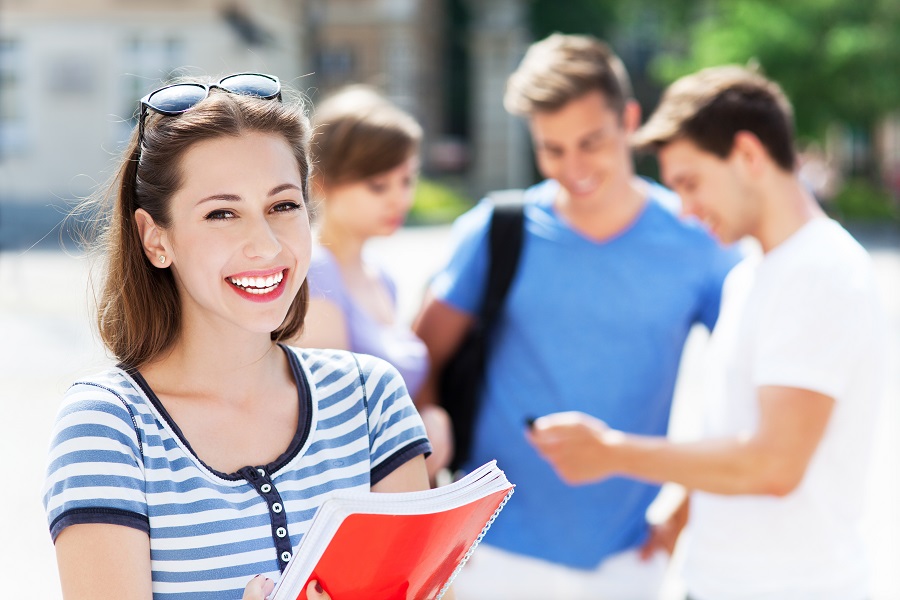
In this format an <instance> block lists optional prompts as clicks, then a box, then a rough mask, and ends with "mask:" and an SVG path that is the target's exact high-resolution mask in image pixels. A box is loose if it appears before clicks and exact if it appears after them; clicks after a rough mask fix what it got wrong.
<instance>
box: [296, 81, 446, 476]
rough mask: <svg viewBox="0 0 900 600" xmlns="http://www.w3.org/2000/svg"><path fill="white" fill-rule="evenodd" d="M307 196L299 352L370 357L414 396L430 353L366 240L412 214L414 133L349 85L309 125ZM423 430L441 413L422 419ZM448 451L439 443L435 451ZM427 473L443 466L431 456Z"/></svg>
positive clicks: (409, 123) (403, 118)
mask: <svg viewBox="0 0 900 600" xmlns="http://www.w3.org/2000/svg"><path fill="white" fill-rule="evenodd" d="M313 125H314V130H315V134H314V138H313V142H312V147H311V154H312V158H313V163H314V171H313V175H312V195H313V198H314V200H315V210H316V235H315V240H314V243H313V253H312V261H311V264H310V270H309V285H310V303H309V318H308V319H307V320H306V322H305V326H304V329H303V333H302V335H301V337H300V338H299V340H298V343H299V345H301V346H304V347H318V348H338V349H344V350H351V351H353V352H362V353H365V354H371V355H374V356H377V357H379V358H382V359H385V360H387V361H388V362H389V363H391V364H393V365H394V367H396V368H397V370H398V371H400V374H401V375H402V376H403V379H404V381H405V382H406V386H407V388H408V390H409V393H410V395H411V396H412V397H413V398H415V397H416V394H417V393H418V391H419V389H420V388H421V386H422V383H423V382H424V381H425V379H426V377H427V374H428V367H429V360H428V352H427V350H426V348H425V345H424V344H423V343H422V341H421V340H420V339H419V338H418V337H417V336H416V335H415V334H414V333H413V332H412V331H411V329H410V328H409V326H408V325H407V324H405V323H401V322H399V320H398V315H397V288H396V285H395V283H394V280H393V279H392V278H391V276H390V275H389V274H388V272H387V270H386V269H385V268H384V267H383V265H380V264H378V263H377V262H375V261H373V260H371V258H369V257H367V256H366V253H365V246H366V242H367V241H368V240H369V239H371V238H373V237H376V236H389V235H391V234H393V233H394V232H395V231H397V229H399V228H400V227H401V226H402V225H403V223H404V221H405V219H406V215H407V213H408V212H409V210H410V208H411V207H412V203H413V194H414V192H415V185H416V180H417V178H418V174H419V146H420V143H421V139H422V129H421V127H420V126H419V124H418V123H417V122H416V120H415V119H414V118H413V117H412V116H410V115H409V114H408V113H406V112H404V111H403V110H401V109H400V108H398V107H397V106H395V105H394V104H392V103H391V102H389V101H388V100H387V99H386V98H384V97H383V96H381V95H380V94H379V93H377V92H376V91H374V90H373V89H371V88H368V87H365V86H359V85H354V86H350V87H347V88H344V89H343V90H341V91H339V92H338V93H337V94H335V95H333V96H331V97H330V98H328V99H326V100H325V101H324V102H323V103H322V104H321V105H320V106H319V107H318V110H317V111H316V115H315V117H314V120H313ZM422 416H423V419H424V420H425V423H426V428H427V429H428V430H429V431H446V426H444V427H440V428H436V427H433V426H432V424H433V423H434V422H435V420H438V421H441V423H442V424H443V423H445V415H444V413H443V410H442V409H440V408H433V409H429V410H428V411H426V414H423V415H422ZM442 447H446V444H444V445H442ZM427 462H428V465H429V470H430V471H432V472H434V471H436V470H437V469H439V468H440V467H442V466H443V465H444V464H445V463H446V459H445V458H444V457H443V456H434V457H432V458H430V459H429V461H427Z"/></svg>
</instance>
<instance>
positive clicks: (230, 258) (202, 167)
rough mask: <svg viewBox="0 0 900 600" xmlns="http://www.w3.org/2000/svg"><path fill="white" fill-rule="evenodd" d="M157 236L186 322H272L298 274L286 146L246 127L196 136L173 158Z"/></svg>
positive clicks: (298, 202) (299, 253) (301, 274)
mask: <svg viewBox="0 0 900 600" xmlns="http://www.w3.org/2000/svg"><path fill="white" fill-rule="evenodd" d="M180 168H181V174H182V180H183V186H182V187H181V189H179V190H178V192H176V193H175V195H174V196H173V197H172V199H171V202H170V206H169V213H170V218H171V221H170V226H169V227H168V229H166V230H165V231H164V232H163V234H162V236H163V240H164V244H165V246H167V247H166V251H167V252H168V254H169V256H168V257H167V258H168V259H169V261H170V263H169V264H170V268H171V269H172V271H173V273H174V276H175V280H176V283H177V286H178V290H179V293H180V297H181V304H182V307H181V308H182V317H183V324H184V326H185V327H190V326H194V325H196V324H200V326H203V324H209V325H212V326H215V327H221V326H222V325H223V324H224V325H226V326H233V327H237V328H241V329H245V330H249V331H252V332H256V333H266V334H268V333H269V332H271V331H274V330H275V329H277V328H278V327H279V326H280V325H281V324H282V322H283V321H284V319H285V316H286V315H287V312H288V308H289V307H290V305H291V302H292V301H293V299H294V297H295V296H296V295H297V292H298V291H299V289H300V285H301V284H302V283H303V280H304V279H305V278H306V273H307V270H308V269H309V261H310V243H311V241H310V229H309V218H308V214H307V210H306V199H305V198H304V197H303V192H302V189H303V185H302V180H301V177H300V171H299V168H298V166H297V161H296V159H295V158H294V154H293V152H292V151H291V147H290V146H289V145H288V143H287V142H286V141H285V139H284V138H283V137H281V136H278V135H273V134H264V133H249V134H244V135H241V136H239V137H220V138H216V139H212V140H207V141H203V142H199V143H197V144H195V145H194V146H192V147H191V148H190V149H188V151H187V152H186V153H185V155H184V157H183V158H182V160H181V164H180Z"/></svg>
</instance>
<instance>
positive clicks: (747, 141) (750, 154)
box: [729, 131, 772, 175]
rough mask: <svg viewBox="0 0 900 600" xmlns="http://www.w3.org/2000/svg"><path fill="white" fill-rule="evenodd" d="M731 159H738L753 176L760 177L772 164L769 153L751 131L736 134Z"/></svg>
mask: <svg viewBox="0 0 900 600" xmlns="http://www.w3.org/2000/svg"><path fill="white" fill-rule="evenodd" d="M729 159H737V160H739V161H740V162H741V164H743V165H744V167H745V168H746V169H747V171H748V173H750V174H751V175H759V174H760V173H761V172H762V170H763V168H764V167H765V165H767V164H768V163H770V162H772V158H771V157H770V156H769V151H768V150H766V147H765V146H763V143H762V142H761V141H759V138H758V137H756V135H755V134H753V133H750V132H749V131H738V132H737V133H735V134H734V144H733V145H732V147H731V154H730V155H729Z"/></svg>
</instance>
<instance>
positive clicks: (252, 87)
mask: <svg viewBox="0 0 900 600" xmlns="http://www.w3.org/2000/svg"><path fill="white" fill-rule="evenodd" d="M219 85H220V86H222V87H223V88H225V89H226V90H228V91H229V92H231V93H233V94H241V95H242V96H256V97H257V98H274V97H275V96H277V95H278V92H279V91H281V84H279V83H278V81H277V80H275V79H272V78H270V77H266V76H265V75H253V74H244V75H232V76H230V77H226V78H225V79H223V80H222V81H220V82H219Z"/></svg>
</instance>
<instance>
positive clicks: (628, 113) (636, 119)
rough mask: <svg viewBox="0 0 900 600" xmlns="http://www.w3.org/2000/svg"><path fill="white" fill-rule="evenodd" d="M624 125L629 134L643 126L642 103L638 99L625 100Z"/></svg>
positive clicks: (623, 110)
mask: <svg viewBox="0 0 900 600" xmlns="http://www.w3.org/2000/svg"><path fill="white" fill-rule="evenodd" d="M622 126H623V127H624V128H625V132H626V133H628V134H629V135H631V134H632V133H634V132H635V131H637V128H638V127H640V126H641V105H640V104H638V103H637V100H626V101H625V108H624V109H622Z"/></svg>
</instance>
